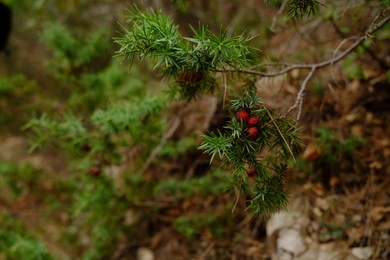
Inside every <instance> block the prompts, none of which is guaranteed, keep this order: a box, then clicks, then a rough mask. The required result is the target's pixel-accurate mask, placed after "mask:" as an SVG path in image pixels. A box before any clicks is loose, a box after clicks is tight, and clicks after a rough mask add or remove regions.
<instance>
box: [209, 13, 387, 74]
mask: <svg viewBox="0 0 390 260" xmlns="http://www.w3.org/2000/svg"><path fill="white" fill-rule="evenodd" d="M381 17H383V19H382V20H381V21H380V22H379V23H376V22H377V20H379V19H380V18H381ZM389 20H390V8H387V9H385V10H383V11H381V12H380V13H379V14H378V15H377V16H376V17H375V18H374V20H373V21H372V22H371V24H370V26H369V28H368V29H367V30H366V32H365V33H364V34H363V35H362V36H361V37H359V38H358V39H357V40H356V41H355V42H353V43H352V44H351V45H350V46H349V47H348V48H347V49H346V50H344V51H343V52H341V53H340V54H338V55H337V56H335V57H332V58H331V59H328V60H325V61H322V62H319V63H312V64H290V65H288V67H286V68H284V69H282V70H280V71H277V72H261V71H257V70H254V69H217V72H222V73H226V72H238V73H245V74H251V75H257V76H262V77H276V76H280V75H283V74H285V73H287V72H289V71H292V70H294V69H312V68H314V69H319V68H322V67H326V66H329V65H332V64H335V63H337V62H338V61H340V60H342V59H343V58H345V57H346V56H347V55H348V54H350V53H351V52H352V51H354V50H355V49H356V48H357V47H358V46H359V45H360V44H362V43H363V42H364V41H365V40H367V39H368V38H370V37H372V34H373V33H375V32H376V31H378V30H379V29H381V28H382V27H383V26H384V25H385V24H386V23H387V22H388V21H389ZM278 65H280V66H286V64H283V63H281V64H278V63H274V64H269V63H268V64H263V65H261V66H278ZM258 67H260V66H258Z"/></svg>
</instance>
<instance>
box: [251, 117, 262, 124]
mask: <svg viewBox="0 0 390 260" xmlns="http://www.w3.org/2000/svg"><path fill="white" fill-rule="evenodd" d="M260 122H261V121H260V119H259V118H258V117H257V116H252V117H251V118H249V120H248V126H259V125H260Z"/></svg>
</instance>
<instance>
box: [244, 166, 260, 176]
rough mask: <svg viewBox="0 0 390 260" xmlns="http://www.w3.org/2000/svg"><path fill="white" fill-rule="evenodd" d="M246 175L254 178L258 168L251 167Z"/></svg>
mask: <svg viewBox="0 0 390 260" xmlns="http://www.w3.org/2000/svg"><path fill="white" fill-rule="evenodd" d="M246 174H247V175H248V177H252V176H254V175H255V174H257V168H256V167H255V166H251V167H249V169H248V170H247V171H246Z"/></svg>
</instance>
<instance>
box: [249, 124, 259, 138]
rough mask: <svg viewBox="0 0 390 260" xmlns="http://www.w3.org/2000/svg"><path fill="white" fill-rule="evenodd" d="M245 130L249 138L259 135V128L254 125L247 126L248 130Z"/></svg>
mask: <svg viewBox="0 0 390 260" xmlns="http://www.w3.org/2000/svg"><path fill="white" fill-rule="evenodd" d="M247 132H248V135H249V137H250V138H251V139H256V138H257V136H259V130H257V128H256V127H253V126H252V127H249V128H248V130H247Z"/></svg>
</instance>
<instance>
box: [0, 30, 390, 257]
mask: <svg viewBox="0 0 390 260" xmlns="http://www.w3.org/2000/svg"><path fill="white" fill-rule="evenodd" d="M324 27H326V25H325V26H324ZM320 28H323V27H320ZM324 30H325V29H324ZM324 30H318V31H321V37H325V36H324V35H330V34H328V32H326V31H324ZM294 33H295V31H288V32H286V33H283V34H278V35H277V37H276V36H275V38H274V39H273V41H272V40H271V41H270V43H269V45H268V46H266V47H265V48H264V49H263V52H272V53H273V55H275V56H280V57H283V56H288V55H290V53H291V52H293V51H294V49H288V48H287V47H286V46H287V45H288V44H287V45H286V44H284V45H283V44H280V45H278V44H275V42H288V41H289V39H291V35H293V34H294ZM333 33H334V32H333ZM332 35H333V34H332ZM321 37H320V36H318V37H317V39H318V41H319V42H321ZM14 41H15V42H16V44H24V43H23V42H19V39H18V38H17V37H15V38H14ZM18 42H19V43H18ZM337 42H338V38H337V37H336V36H334V38H333V41H332V42H331V43H327V44H329V45H332V44H333V46H335V45H336V43H337ZM304 44H305V43H302V44H297V45H296V46H295V47H296V48H297V49H299V48H301V49H302V48H305V45H304ZM306 44H307V43H306ZM311 44H313V43H311ZM34 46H35V45H32V48H33V49H34ZM388 48H390V46H388ZM18 50H21V51H26V48H24V47H20V48H19V49H18ZM37 50H38V51H39V53H40V55H42V56H46V55H47V53H45V52H44V51H43V50H40V49H39V48H37ZM389 50H390V49H387V50H384V51H383V52H385V53H387V55H389ZM13 55H16V57H22V56H23V57H26V53H14V54H13ZM18 55H19V56H18ZM14 57H15V56H14ZM27 57H28V55H27ZM30 58H31V57H30ZM387 58H388V56H387ZM1 59H3V61H5V59H6V58H5V57H1ZM384 59H386V58H384ZM15 60H19V61H20V60H21V59H18V58H15ZM36 63H37V60H32V61H29V60H27V61H26V62H25V64H22V63H18V64H14V68H13V69H12V70H14V71H22V72H24V73H26V75H30V74H31V75H35V76H33V77H35V79H36V80H37V81H38V82H40V83H42V85H43V86H48V85H50V84H52V83H53V81H52V80H51V79H50V78H47V77H44V76H42V73H40V72H39V71H35V70H37V68H38V67H39V66H40V65H36V66H33V65H32V64H36ZM373 63H375V59H373V60H370V63H367V64H373ZM367 64H365V65H362V66H363V67H364V68H363V73H364V74H365V75H366V76H365V77H364V79H351V80H350V79H349V80H345V77H344V76H343V75H340V73H339V72H338V71H339V70H340V67H337V66H336V65H335V66H334V67H333V69H334V70H335V71H336V73H335V74H336V75H334V74H333V78H332V79H331V80H328V81H327V83H325V84H323V85H324V88H323V89H322V90H321V94H319V95H317V94H318V93H317V92H316V91H315V89H314V88H313V89H310V90H309V91H308V93H307V95H306V96H305V98H304V104H303V108H302V111H303V112H302V117H301V120H300V121H299V122H298V124H299V125H300V126H301V127H302V129H303V130H302V134H303V142H304V143H305V151H304V152H303V154H302V156H301V158H300V160H299V162H298V165H297V167H296V169H295V170H294V174H293V176H292V177H291V180H290V183H289V193H290V199H289V201H290V202H289V205H288V207H287V210H285V211H281V212H280V213H277V214H274V215H272V216H270V217H269V219H267V220H266V221H261V220H260V219H253V218H252V219H251V218H249V217H248V215H247V213H246V212H245V210H244V208H245V198H239V200H238V204H237V205H238V206H237V207H236V208H235V210H234V212H232V213H231V214H232V216H233V217H232V221H231V222H229V223H226V225H224V226H223V227H222V229H223V234H224V236H222V237H216V236H215V235H214V234H213V233H212V232H210V230H208V229H204V230H201V231H200V232H199V234H198V235H197V236H196V237H195V238H192V240H188V239H186V238H183V236H182V235H180V234H178V233H177V232H176V231H175V230H174V228H173V227H172V222H173V220H174V219H175V218H177V217H178V216H180V215H186V214H190V213H191V212H201V213H202V214H208V213H211V212H213V213H214V212H218V210H220V207H221V205H225V204H226V203H228V202H230V201H231V199H232V198H233V199H235V198H236V197H235V196H234V194H233V195H232V194H221V195H220V196H214V197H211V198H209V199H207V200H203V199H202V198H196V197H191V198H186V199H184V200H181V201H180V203H175V204H173V205H168V206H166V203H165V202H164V199H165V198H160V199H161V201H157V202H156V203H157V204H159V203H160V204H161V205H162V206H161V211H158V212H157V213H155V212H154V213H151V215H150V218H149V219H147V220H145V221H144V222H142V224H140V229H144V230H147V232H143V231H142V230H140V231H139V232H137V234H136V235H138V237H136V239H134V238H133V237H132V238H128V239H124V241H123V242H122V243H121V244H118V245H115V247H116V248H117V252H116V254H114V255H112V257H111V258H112V259H138V260H149V259H153V258H154V259H271V258H274V259H283V260H284V259H307V260H311V259H321V260H325V259H350V260H353V259H389V258H390V138H389V137H390V88H389V83H388V79H386V76H385V75H384V72H383V70H381V69H377V66H370V65H367ZM0 69H2V70H4V68H0ZM0 72H1V70H0ZM302 73H303V72H301V71H293V72H291V73H290V74H288V75H284V76H281V77H277V78H274V79H272V80H271V79H262V80H259V81H258V93H259V95H260V96H262V98H263V100H264V102H265V104H266V105H267V106H269V107H271V108H273V109H275V110H276V111H286V110H287V109H288V108H289V106H290V105H291V104H292V103H293V102H294V100H295V97H296V94H297V92H298V88H297V85H299V82H301V80H302V79H303V78H304V76H305V74H304V73H303V74H302ZM331 73H333V72H332V71H331V70H326V71H321V72H320V75H319V80H320V81H321V80H324V81H325V79H327V78H329V77H330V76H329V75H330V74H331ZM6 103H7V104H8V105H7V107H6V109H10V110H12V109H14V108H10V106H9V104H11V103H12V102H11V101H10V100H8V101H6ZM177 106H178V107H180V106H184V107H185V108H186V109H187V110H188V111H187V112H188V113H187V114H186V113H183V115H182V118H180V119H179V120H180V121H181V122H182V124H180V125H179V126H178V129H177V130H176V132H175V133H182V134H183V133H186V132H188V131H190V130H189V129H199V119H192V118H189V116H188V115H189V114H192V115H194V113H195V114H196V115H198V116H200V117H202V122H204V126H203V127H205V126H210V125H214V124H217V123H216V122H212V119H211V116H210V115H209V113H210V110H205V109H204V108H205V107H213V111H214V115H213V118H214V119H215V118H223V117H224V114H223V113H224V112H223V111H221V110H220V109H218V107H219V103H217V101H216V100H215V99H213V98H209V99H208V98H207V99H206V98H205V99H204V100H201V101H195V102H194V103H193V104H190V105H183V104H178V105H177ZM1 108H4V107H1ZM180 108H181V109H182V107H180ZM176 109H177V108H176ZM15 111H16V112H18V108H17V107H16V108H15ZM173 111H174V108H173ZM7 113H9V111H7ZM196 115H195V116H194V117H196ZM16 125H18V124H16ZM321 129H326V130H321ZM204 130H205V129H204ZM321 131H322V132H321ZM179 135H180V134H179ZM178 137H180V136H175V138H178ZM0 140H1V141H0V160H1V161H11V162H16V163H20V164H26V163H27V164H31V165H33V166H34V167H37V168H40V169H43V170H44V171H45V172H46V173H48V174H49V175H48V177H47V178H43V182H42V183H41V184H40V185H39V186H41V189H39V190H38V192H37V193H29V192H28V193H26V194H24V195H23V196H21V197H19V198H18V199H17V200H16V201H15V200H13V199H9V198H8V197H1V196H0V212H8V213H10V214H12V215H14V216H15V217H17V218H19V219H21V220H22V221H23V222H25V223H26V224H27V227H28V228H29V229H36V228H37V227H42V226H44V227H45V228H44V230H43V231H42V232H41V233H40V234H41V235H40V236H41V237H40V239H42V240H43V241H44V243H45V244H46V246H47V247H48V248H49V250H51V251H53V252H55V255H57V256H59V257H61V258H62V259H71V258H72V254H73V252H72V253H69V252H68V251H67V250H68V249H69V248H64V247H62V246H61V244H59V243H58V241H60V240H61V238H60V236H61V232H62V229H63V228H64V226H63V225H65V224H66V223H67V221H68V218H69V216H68V215H66V214H61V212H58V213H56V214H54V215H53V217H52V218H48V217H47V216H48V215H47V211H46V210H47V208H46V206H47V205H46V204H45V201H44V199H43V197H44V196H46V195H47V194H52V195H53V194H58V196H61V192H60V191H57V190H56V186H55V183H56V182H57V181H58V180H61V179H63V178H65V177H64V176H65V175H66V171H67V165H64V163H63V161H64V157H63V155H62V154H60V153H54V152H53V150H50V151H40V152H35V153H29V152H28V149H29V145H30V144H29V140H28V138H27V137H26V134H25V133H24V132H21V131H20V130H15V127H13V128H12V129H6V130H3V131H2V133H1V135H0ZM351 140H354V141H356V140H364V141H363V142H362V143H361V144H359V145H355V144H354V143H353V144H351V145H352V146H351V147H352V148H350V147H349V146H348V144H349V143H348V142H349V141H351ZM351 142H353V141H351ZM329 158H331V159H329ZM207 164H208V158H207V157H205V156H204V155H202V154H200V153H196V152H193V151H192V153H188V154H184V155H182V156H181V157H180V158H177V159H174V160H171V161H165V162H161V164H158V163H155V164H153V165H152V166H151V167H149V169H148V170H147V171H146V173H145V174H146V175H147V176H149V177H150V178H154V177H155V172H159V178H161V179H162V178H165V177H166V176H169V175H172V174H176V173H177V172H178V171H184V170H186V171H188V172H190V173H188V174H189V175H197V174H199V172H201V171H204V167H206V166H205V165H207ZM206 168H207V167H206ZM0 195H1V192H0ZM8 199H9V200H8ZM221 212H223V211H222V210H221ZM133 235H134V234H133ZM86 243H87V242H86ZM0 256H1V255H0ZM0 258H1V257H0Z"/></svg>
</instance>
